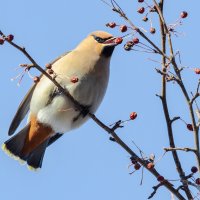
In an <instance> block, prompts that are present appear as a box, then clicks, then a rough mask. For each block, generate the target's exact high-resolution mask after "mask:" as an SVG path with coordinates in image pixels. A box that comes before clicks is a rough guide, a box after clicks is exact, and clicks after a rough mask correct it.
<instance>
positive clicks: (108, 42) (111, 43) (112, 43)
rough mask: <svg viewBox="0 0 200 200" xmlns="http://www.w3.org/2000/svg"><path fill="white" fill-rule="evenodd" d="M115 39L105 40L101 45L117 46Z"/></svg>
mask: <svg viewBox="0 0 200 200" xmlns="http://www.w3.org/2000/svg"><path fill="white" fill-rule="evenodd" d="M116 38H117V37H112V38H110V39H108V40H106V41H105V42H104V43H103V44H107V45H109V46H117V45H118V44H117V43H116Z"/></svg>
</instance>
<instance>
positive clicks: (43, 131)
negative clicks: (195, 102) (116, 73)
mask: <svg viewBox="0 0 200 200" xmlns="http://www.w3.org/2000/svg"><path fill="white" fill-rule="evenodd" d="M117 45H118V43H117V42H116V37H114V36H113V35H112V34H110V33H107V32H104V31H94V32H92V33H90V34H89V35H88V36H87V37H86V38H85V39H83V40H82V41H81V42H80V43H79V44H78V45H77V47H76V48H75V49H74V50H72V51H69V52H67V53H65V54H63V55H61V56H60V57H58V58H57V59H55V60H54V61H52V62H51V63H50V66H51V69H52V70H53V72H54V74H55V80H56V81H57V82H58V83H59V84H60V85H61V86H62V87H63V88H65V89H67V90H68V92H69V93H70V95H71V96H72V97H73V98H74V99H75V100H76V101H77V102H78V103H79V104H80V105H82V106H83V107H84V109H83V110H79V109H77V108H76V107H75V105H74V103H73V102H72V101H71V100H70V99H69V98H68V97H66V96H65V95H64V94H63V93H62V91H59V89H58V88H57V87H56V86H55V84H54V83H53V82H52V81H50V80H49V79H48V78H47V77H46V76H44V75H43V74H41V76H40V79H39V81H38V82H37V83H35V84H34V85H33V86H32V87H31V88H30V90H29V91H28V93H27V94H26V95H25V97H24V99H23V100H22V102H21V103H20V105H19V107H18V110H17V112H16V114H15V116H14V118H13V120H12V122H11V125H10V128H9V131H8V135H9V136H11V135H12V137H11V138H10V139H8V140H7V141H6V142H4V143H3V145H2V149H3V150H4V151H5V152H6V153H7V154H8V155H10V156H11V157H14V158H15V159H17V160H19V161H21V162H23V163H26V164H27V166H28V168H29V169H31V170H37V169H40V168H41V167H42V161H43V157H44V154H45V150H46V148H47V147H48V146H49V145H51V144H52V143H54V142H55V141H56V140H57V139H58V138H60V137H61V136H62V135H63V134H64V133H66V132H69V131H71V130H73V129H75V128H78V127H80V126H81V125H82V124H83V123H85V122H86V121H87V120H88V119H89V116H88V115H87V114H88V113H89V112H90V113H95V112H96V110H97V108H98V107H99V105H100V103H101V102H102V100H103V97H104V95H105V92H106V89H107V85H108V81H109V74H110V69H109V68H110V60H111V56H112V54H113V50H114V49H115V47H116V46H117ZM26 115H28V120H27V124H26V125H25V127H24V128H22V129H21V130H20V131H19V132H18V133H17V134H15V135H13V134H14V133H15V132H16V130H17V128H18V126H19V124H20V123H21V121H22V120H23V119H24V118H25V116H26Z"/></svg>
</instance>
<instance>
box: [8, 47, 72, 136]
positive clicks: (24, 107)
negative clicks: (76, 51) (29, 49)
mask: <svg viewBox="0 0 200 200" xmlns="http://www.w3.org/2000/svg"><path fill="white" fill-rule="evenodd" d="M68 53H69V51H68V52H66V53H64V54H62V55H61V56H59V57H58V58H56V59H55V60H53V61H52V62H50V64H51V65H53V64H54V63H55V62H57V61H58V60H59V59H61V58H62V57H64V56H66V55H67V54H68ZM41 76H42V75H41ZM41 76H40V77H41ZM36 85H37V84H34V85H33V86H32V87H31V89H30V90H29V91H28V93H27V94H26V96H25V97H24V99H23V100H22V102H21V103H20V105H19V107H18V109H17V112H16V114H15V116H14V118H13V120H12V122H11V124H10V128H9V131H8V135H9V136H10V135H13V134H14V133H15V131H16V129H17V128H18V126H19V125H20V123H21V121H22V120H23V119H24V117H25V116H26V114H27V113H28V111H29V109H30V102H31V98H32V95H33V92H34V90H35V87H36Z"/></svg>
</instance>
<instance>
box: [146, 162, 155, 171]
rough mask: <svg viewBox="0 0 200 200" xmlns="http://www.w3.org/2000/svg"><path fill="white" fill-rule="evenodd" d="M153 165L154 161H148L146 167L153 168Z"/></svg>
mask: <svg viewBox="0 0 200 200" xmlns="http://www.w3.org/2000/svg"><path fill="white" fill-rule="evenodd" d="M154 166H155V165H154V163H152V162H150V163H148V164H147V168H148V169H153V168H154Z"/></svg>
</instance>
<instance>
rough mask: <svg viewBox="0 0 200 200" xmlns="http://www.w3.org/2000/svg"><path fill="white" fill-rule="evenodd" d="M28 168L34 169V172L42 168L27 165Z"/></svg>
mask: <svg viewBox="0 0 200 200" xmlns="http://www.w3.org/2000/svg"><path fill="white" fill-rule="evenodd" d="M27 168H28V169H29V170H30V171H34V172H38V171H39V170H40V169H41V168H35V167H32V166H30V165H27Z"/></svg>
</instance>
